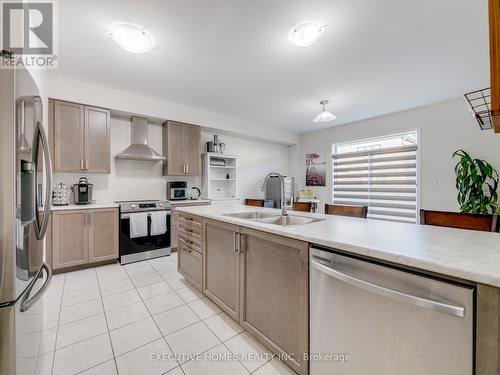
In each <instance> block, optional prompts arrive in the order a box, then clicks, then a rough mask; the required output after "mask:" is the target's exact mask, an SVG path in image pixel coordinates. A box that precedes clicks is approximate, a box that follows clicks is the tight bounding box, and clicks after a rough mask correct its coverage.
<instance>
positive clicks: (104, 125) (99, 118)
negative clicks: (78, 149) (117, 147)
mask: <svg viewBox="0 0 500 375" xmlns="http://www.w3.org/2000/svg"><path fill="white" fill-rule="evenodd" d="M110 117H111V116H110V112H109V111H108V110H107V109H102V108H96V107H88V106H85V172H89V173H110V162H111V161H110V149H109V148H110V139H111V136H110V131H111V118H110Z"/></svg>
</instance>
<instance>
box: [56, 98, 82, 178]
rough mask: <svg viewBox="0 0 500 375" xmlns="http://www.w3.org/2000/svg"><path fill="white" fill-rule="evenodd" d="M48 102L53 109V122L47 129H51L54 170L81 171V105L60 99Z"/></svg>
mask: <svg viewBox="0 0 500 375" xmlns="http://www.w3.org/2000/svg"><path fill="white" fill-rule="evenodd" d="M50 102H52V103H51V107H52V108H53V111H54V112H53V116H51V118H53V124H50V127H49V131H50V130H51V129H52V130H53V132H52V135H53V145H54V148H53V152H52V154H53V155H54V156H53V157H54V163H53V164H54V171H55V172H82V171H83V160H84V153H85V140H84V139H85V124H84V108H83V105H81V104H75V103H67V102H61V101H50ZM52 108H51V109H52ZM51 118H49V120H50V119H51Z"/></svg>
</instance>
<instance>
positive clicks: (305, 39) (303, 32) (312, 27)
mask: <svg viewBox="0 0 500 375" xmlns="http://www.w3.org/2000/svg"><path fill="white" fill-rule="evenodd" d="M323 31H324V28H323V27H322V26H320V25H319V24H317V23H314V22H305V23H301V24H300V25H297V26H295V27H294V28H293V29H292V30H290V34H289V39H290V42H292V43H293V44H295V45H296V46H299V47H307V46H310V45H311V44H313V43H314V42H316V41H317V40H318V39H319V38H321V35H323Z"/></svg>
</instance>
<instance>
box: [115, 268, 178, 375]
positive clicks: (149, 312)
mask: <svg viewBox="0 0 500 375" xmlns="http://www.w3.org/2000/svg"><path fill="white" fill-rule="evenodd" d="M147 264H148V265H149V266H151V265H150V264H149V263H147ZM151 268H153V272H155V273H156V274H158V276H160V274H159V273H158V272H156V270H155V269H154V267H151ZM125 272H127V274H128V275H129V277H130V274H129V273H128V271H127V270H126V269H125ZM160 279H163V278H162V277H161V276H160ZM132 284H133V285H134V288H135V290H136V292H137V294H139V298H140V299H141V301H142V303H143V305H144V306H145V307H146V310H147V312H148V314H149V317H150V318H151V320H153V323H154V324H155V326H156V329H157V330H158V331H159V332H160V335H161V339H163V341H164V342H165V344H166V345H167V347H168V349H169V350H170V352H171V353H173V354H175V353H174V351H173V350H172V348H171V347H170V345H169V343H168V342H167V339H166V338H165V336H164V335H163V332H162V331H161V329H160V327H159V326H158V323H156V320H155V319H154V317H153V314H151V311H150V310H149V308H148V306H147V305H146V302H144V298H142V296H141V294H140V293H139V291H138V290H137V287H136V286H135V284H134V283H133V282H132ZM181 299H182V298H181ZM161 339H157V340H161ZM154 341H156V340H154ZM154 341H151V342H154ZM151 342H150V343H151ZM150 343H148V344H150ZM148 344H144V345H148ZM144 345H143V346H144ZM136 349H137V348H136ZM136 349H134V350H136ZM175 362H176V363H177V367H179V368H180V369H181V371H182V373H184V370H183V369H182V367H181V364H180V363H179V361H177V360H176V361H175ZM174 368H175V367H174ZM171 370H173V369H170V370H168V371H166V372H165V373H164V374H166V373H168V372H169V371H171ZM184 374H185V373H184Z"/></svg>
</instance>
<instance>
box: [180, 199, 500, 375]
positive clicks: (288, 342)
mask: <svg viewBox="0 0 500 375" xmlns="http://www.w3.org/2000/svg"><path fill="white" fill-rule="evenodd" d="M245 212H246V213H255V212H259V213H261V214H268V215H279V210H272V209H265V208H256V207H248V206H234V205H231V206H202V207H186V208H179V213H180V215H181V216H184V219H185V220H186V222H189V221H194V220H195V221H197V222H198V223H203V224H202V228H203V231H202V232H201V233H200V234H201V237H202V239H203V240H202V241H201V242H202V243H201V244H199V245H198V249H199V253H197V255H198V256H199V260H198V261H199V262H201V263H202V266H201V265H200V266H199V267H198V268H197V269H198V270H199V272H201V273H202V275H200V276H199V279H200V280H201V282H200V286H201V289H202V290H203V292H204V293H205V294H206V295H207V296H208V297H209V298H211V299H212V300H213V301H214V302H215V303H217V304H218V305H219V306H220V307H221V308H223V309H224V310H225V311H226V312H227V313H228V314H229V315H230V316H232V317H233V318H234V319H235V320H237V321H238V322H239V323H240V324H241V325H242V326H243V327H244V328H245V329H247V330H248V332H249V333H251V334H252V335H253V336H254V337H256V338H257V339H258V340H260V341H261V342H263V343H264V344H265V345H266V346H267V347H268V348H269V349H271V350H272V351H273V352H275V353H280V354H283V353H305V352H307V351H308V340H309V332H308V325H307V323H308V320H309V311H308V298H309V295H308V293H309V290H308V269H309V255H308V249H309V246H310V245H314V246H319V247H321V248H325V249H330V250H334V251H337V252H343V253H345V254H348V255H352V256H356V257H359V258H362V259H367V260H369V261H374V262H378V263H382V264H387V265H390V266H395V267H398V268H401V269H406V270H410V271H411V272H418V273H420V274H422V275H427V276H428V277H431V278H435V277H439V278H441V279H444V280H449V281H451V282H453V283H461V284H463V285H469V286H470V287H473V288H474V289H475V293H476V294H475V298H476V309H475V310H476V311H475V314H474V318H475V337H476V339H475V368H476V375H483V374H484V375H486V374H493V373H498V369H499V354H498V353H499V347H500V346H499V332H500V330H499V322H500V312H499V309H498V307H499V306H500V289H498V288H500V242H499V241H498V240H499V235H498V234H497V233H487V232H476V231H468V230H459V229H451V228H440V227H432V226H423V225H414V224H403V223H393V222H384V221H380V220H370V219H357V218H349V217H340V216H333V215H321V214H305V213H298V212H291V213H290V214H291V215H292V216H300V217H307V218H314V219H316V220H317V221H314V222H311V223H308V224H304V225H292V226H281V225H276V224H271V223H269V222H265V221H259V220H249V219H245V218H241V217H235V216H231V215H234V214H235V213H245ZM186 236H188V234H186ZM187 241H190V240H189V238H187ZM190 252H191V248H190V246H189V244H188V246H186V247H181V248H180V249H179V269H180V271H182V268H183V264H182V262H183V260H186V259H187V262H185V264H186V263H187V264H188V265H190V264H191V263H190V257H189V256H188V254H190ZM188 269H189V267H188ZM190 269H191V270H194V269H195V268H193V267H191V268H190ZM266 285H269V286H270V287H269V288H266ZM262 301H266V303H263V302H262ZM271 301H276V304H273V306H269V307H266V306H265V305H266V304H269V303H271ZM277 306H281V307H282V309H281V310H277ZM277 311H278V313H276V312H277ZM271 312H272V314H271ZM284 321H285V322H287V324H286V325H283V322H284ZM285 327H286V328H285ZM282 332H288V333H287V335H283V333H282ZM285 362H286V363H287V364H288V365H289V366H290V367H291V368H292V369H294V370H295V371H296V372H298V373H299V374H306V373H307V372H308V364H307V362H306V361H301V360H300V359H297V358H289V359H288V360H287V359H286V358H285Z"/></svg>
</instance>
